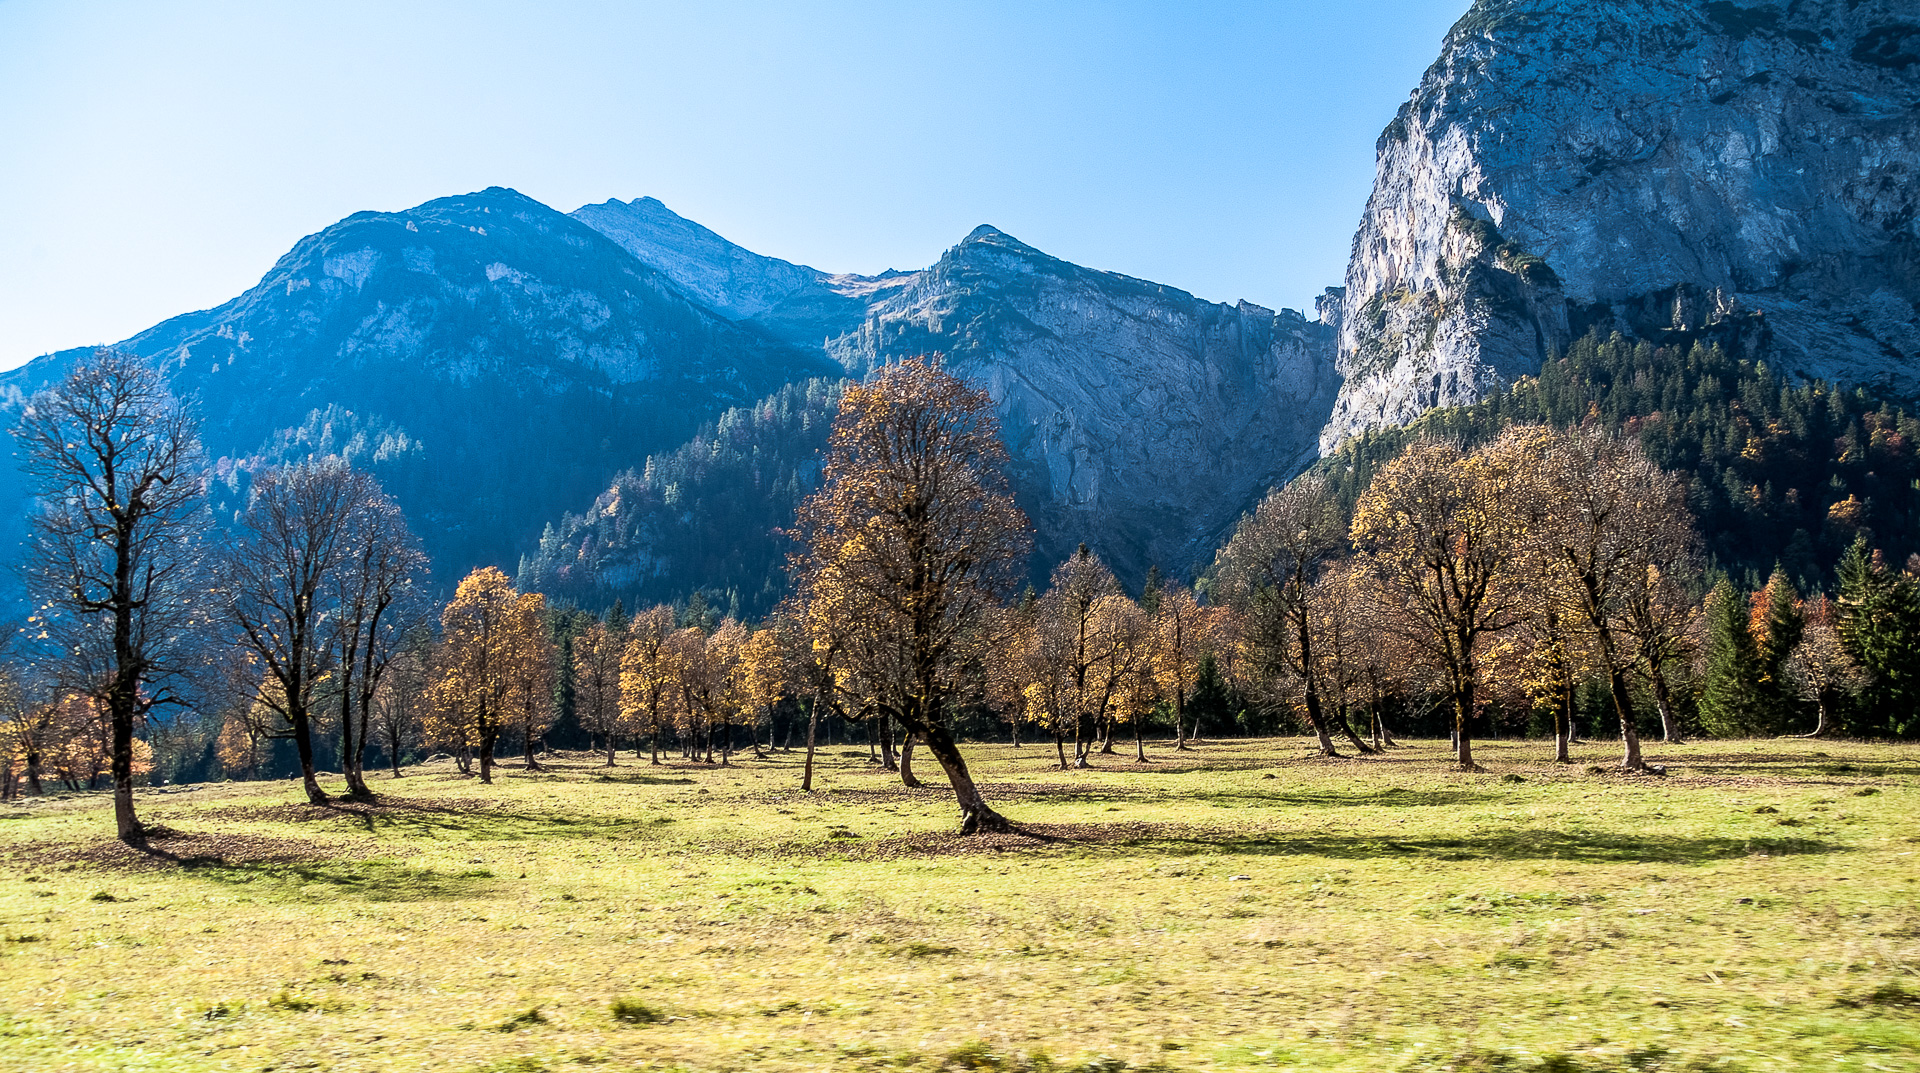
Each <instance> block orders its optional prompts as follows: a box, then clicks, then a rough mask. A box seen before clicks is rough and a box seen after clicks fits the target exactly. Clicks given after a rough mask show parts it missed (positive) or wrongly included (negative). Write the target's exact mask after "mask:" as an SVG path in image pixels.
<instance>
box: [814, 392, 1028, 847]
mask: <svg viewBox="0 0 1920 1073" xmlns="http://www.w3.org/2000/svg"><path fill="white" fill-rule="evenodd" d="M999 431H1000V430H999V422H998V421H997V420H996V418H995V416H994V408H993V399H992V398H991V397H990V396H989V395H988V394H987V393H986V392H985V391H984V390H981V389H978V388H974V387H970V386H968V385H967V384H965V383H963V382H962V381H960V380H958V379H956V378H955V377H953V376H951V375H949V374H948V373H946V372H945V371H944V370H942V369H941V368H939V367H938V365H936V364H934V363H931V362H928V361H924V360H920V359H910V360H906V361H902V362H899V363H897V364H892V365H888V366H885V367H884V368H881V369H879V370H877V371H876V372H875V373H874V374H873V375H872V377H870V378H869V379H868V381H867V382H866V383H865V384H862V385H860V386H857V387H851V388H848V389H847V392H846V394H845V395H843V396H842V397H841V400H840V411H839V413H838V414H837V415H836V416H835V418H834V425H833V433H832V436H831V438H830V439H829V441H828V445H827V454H826V460H825V464H824V466H823V467H822V470H821V487H820V490H819V491H817V492H815V493H814V494H813V495H811V496H809V497H807V499H806V501H805V502H804V503H802V505H801V507H800V511H799V536H800V542H801V550H800V551H798V552H797V553H796V554H795V555H794V557H793V559H792V571H793V573H794V574H795V575H796V582H797V583H796V584H795V586H794V587H795V589H796V591H803V590H805V589H806V588H807V584H806V580H805V579H806V578H807V577H808V576H810V575H814V574H817V573H820V572H822V571H832V572H833V575H834V580H835V583H836V584H840V585H844V586H846V587H847V588H848V589H849V590H850V591H851V592H852V594H853V597H852V601H851V602H852V603H854V604H855V605H857V606H859V607H860V608H861V609H862V610H863V612H864V613H865V614H866V616H867V617H866V619H865V621H863V622H862V627H863V632H865V633H868V634H870V635H872V636H873V637H874V638H876V640H877V644H876V646H875V647H876V648H884V649H886V650H887V651H886V652H885V653H884V654H882V653H878V652H876V653H875V654H876V655H880V657H881V658H880V659H878V660H876V661H874V665H873V666H869V667H864V668H860V670H861V671H863V672H871V677H872V679H873V680H875V681H879V680H882V679H897V681H898V683H899V686H898V688H897V690H895V691H894V692H896V693H897V699H898V711H897V712H896V717H897V718H898V719H899V720H900V722H901V724H902V725H903V726H905V727H906V729H907V732H908V733H909V734H911V735H915V736H917V737H918V738H919V739H920V740H921V741H923V742H924V743H925V744H926V746H927V749H928V751H929V752H931V753H932V754H933V755H934V758H935V759H936V760H938V761H939V762H940V766H941V767H942V768H943V769H944V770H945V772H946V775H947V781H948V783H949V784H950V785H951V786H952V788H953V793H954V797H955V799H956V800H957V801H958V803H959V806H960V812H961V817H962V819H961V830H962V831H963V832H973V831H981V830H1005V829H1006V828H1007V827H1008V824H1007V821H1006V819H1005V818H1004V817H1002V816H1001V815H1000V814H999V813H997V812H995V811H994V810H993V809H992V808H991V807H990V806H988V804H987V802H986V800H985V799H984V798H983V797H982V796H981V794H980V791H979V788H978V786H976V785H975V784H974V781H973V777H972V775H971V774H969V773H968V771H967V764H966V761H965V759H964V758H963V757H962V756H961V755H960V750H959V748H958V747H957V746H955V744H954V741H953V736H952V734H951V732H950V731H949V729H948V721H949V719H950V718H951V714H952V713H951V709H952V708H953V706H954V704H955V701H956V698H957V697H959V696H960V695H962V693H963V691H965V690H967V689H968V688H970V686H969V682H970V681H971V679H970V677H969V676H970V672H971V669H972V668H973V667H975V666H977V665H978V662H979V661H980V660H981V659H983V658H986V656H987V654H988V653H989V652H990V651H991V650H992V648H993V646H994V644H995V642H996V640H997V638H995V637H994V636H993V635H992V631H993V628H994V627H995V626H996V625H997V624H998V622H999V618H998V615H997V611H998V609H999V607H1000V606H1001V604H1002V603H1003V602H1004V601H1005V599H1006V598H1007V597H1008V596H1009V595H1010V594H1011V593H1012V591H1013V589H1014V586H1015V585H1016V584H1018V582H1019V580H1020V577H1021V574H1022V568H1023V566H1024V565H1025V562H1026V557H1027V549H1028V547H1029V538H1028V525H1027V519H1026V516H1025V515H1024V514H1022V513H1021V512H1020V508H1019V507H1017V506H1015V505H1014V502H1013V496H1012V495H1011V493H1010V491H1009V489H1008V486H1007V480H1006V475H1005V473H1004V472H1003V470H1004V468H1005V466H1006V462H1007V450H1006V447H1005V445H1004V444H1003V443H1002V441H1001V439H1000V435H999ZM848 658H849V659H850V660H852V659H853V658H855V656H854V654H853V653H849V654H848ZM889 668H897V674H896V673H892V672H891V671H890V670H889Z"/></svg>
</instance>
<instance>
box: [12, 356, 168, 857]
mask: <svg viewBox="0 0 1920 1073" xmlns="http://www.w3.org/2000/svg"><path fill="white" fill-rule="evenodd" d="M14 437H15V439H16V441H17V442H18V444H19V447H20V453H21V468H22V470H23V472H24V473H25V475H26V476H27V478H28V479H29V480H30V481H31V482H32V484H33V487H34V490H35V491H36V493H37V494H38V496H39V506H38V508H37V510H36V511H35V512H34V515H33V517H32V519H31V536H30V538H29V545H28V551H27V560H26V568H25V571H24V572H25V575H26V581H27V589H28V592H29V593H30V595H31V596H32V597H33V599H34V602H35V604H36V612H35V615H34V617H33V619H32V620H31V621H30V623H29V625H30V627H32V628H33V633H34V634H35V636H36V639H37V640H40V641H43V642H44V648H43V651H44V653H45V655H46V658H47V661H48V662H49V664H50V665H51V668H52V669H53V670H54V671H55V672H56V680H57V681H59V682H60V683H62V684H63V686H64V687H65V688H66V689H67V690H68V691H72V692H79V693H84V694H86V695H88V696H92V697H96V698H98V699H99V700H100V701H101V702H102V704H103V706H104V709H105V718H106V733H107V742H108V745H107V748H108V753H109V767H110V769H111V776H112V781H113V810H114V824H115V829H116V832H117V833H118V835H119V837H120V838H121V839H122V840H123V841H127V842H137V841H139V840H140V838H141V827H140V821H139V819H138V818H137V817H136V816H135V815H134V809H133V780H134V765H135V748H134V741H135V736H134V735H135V730H136V729H137V727H138V725H139V723H140V722H141V720H143V719H144V718H145V717H146V715H147V714H148V713H149V712H150V711H152V710H153V708H154V707H155V706H156V705H162V704H168V703H172V702H173V701H175V700H176V699H177V694H176V692H175V686H176V684H177V683H178V682H179V680H180V676H181V674H183V673H184V672H185V670H186V669H187V668H188V667H189V666H190V664H191V662H192V657H191V652H192V649H193V646H194V643H195V641H196V639H197V637H198V635H199V633H200V632H201V627H202V625H203V624H204V622H205V614H204V605H205V601H204V600H203V599H202V598H201V593H200V592H199V591H198V590H199V588H200V584H201V582H200V577H199V573H198V565H199V562H198V560H199V556H198V550H197V543H196V540H195V535H196V531H197V529H198V525H199V519H200V515H199V514H198V513H197V511H196V505H197V501H198V500H199V497H200V493H201V484H200V479H199V471H200V463H201V455H200V444H199V441H198V439H196V437H195V422H194V420H193V418H192V417H191V416H190V415H189V414H188V413H187V412H186V411H185V410H184V409H182V408H181V407H180V406H179V405H177V404H176V403H175V401H174V399H173V397H172V396H171V394H169V392H168V390H167V386H166V381H165V380H164V378H162V376H161V375H160V373H159V372H158V371H157V370H154V369H152V368H150V367H148V366H147V365H146V364H145V363H143V362H142V361H141V360H140V359H139V358H136V357H134V356H133V355H130V354H122V353H118V352H115V351H109V350H101V351H97V352H95V353H94V354H93V355H92V356H91V357H87V358H83V359H80V360H79V361H77V362H76V363H75V364H74V366H73V368H72V369H71V370H70V371H69V372H68V373H67V375H66V376H65V377H64V378H63V379H62V380H61V381H60V383H59V384H57V385H55V386H54V387H52V388H49V389H47V390H45V391H42V392H40V393H39V394H36V395H35V396H33V397H32V398H31V399H29V400H28V402H27V404H26V407H25V409H24V410H23V411H22V413H21V415H20V421H19V424H18V425H16V426H15V428H14Z"/></svg>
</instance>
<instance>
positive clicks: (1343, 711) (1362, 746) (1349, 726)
mask: <svg viewBox="0 0 1920 1073" xmlns="http://www.w3.org/2000/svg"><path fill="white" fill-rule="evenodd" d="M1338 716H1339V719H1340V729H1341V730H1342V731H1343V732H1344V733H1345V734H1346V735H1347V740H1348V741H1350V742H1352V743H1353V749H1354V751H1355V752H1358V753H1363V754H1364V753H1371V752H1375V751H1377V750H1375V749H1374V747H1373V746H1371V745H1368V744H1367V743H1366V742H1364V741H1361V740H1360V735H1359V734H1356V733H1354V729H1353V721H1352V720H1350V719H1348V718H1347V706H1346V704H1345V703H1344V702H1343V703H1342V704H1341V705H1340V711H1339V713H1338Z"/></svg>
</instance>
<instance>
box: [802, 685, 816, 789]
mask: <svg viewBox="0 0 1920 1073" xmlns="http://www.w3.org/2000/svg"><path fill="white" fill-rule="evenodd" d="M819 726H820V691H819V690H817V689H816V690H814V693H813V702H812V703H810V704H808V705H807V766H806V767H805V768H803V769H802V771H801V774H800V792H802V793H812V792H813V736H814V733H815V731H816V730H818V729H819Z"/></svg>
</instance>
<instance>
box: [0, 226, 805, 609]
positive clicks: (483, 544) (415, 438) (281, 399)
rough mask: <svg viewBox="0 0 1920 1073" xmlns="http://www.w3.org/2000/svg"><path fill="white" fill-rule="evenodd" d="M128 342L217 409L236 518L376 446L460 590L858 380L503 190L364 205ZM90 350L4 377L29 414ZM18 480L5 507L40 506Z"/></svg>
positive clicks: (219, 491) (224, 488) (222, 478)
mask: <svg viewBox="0 0 1920 1073" xmlns="http://www.w3.org/2000/svg"><path fill="white" fill-rule="evenodd" d="M118 345H119V346H120V347H121V348H123V349H126V350H129V351H132V352H134V353H137V354H140V355H142V356H145V357H147V358H149V359H151V360H153V361H155V362H157V363H159V364H160V365H161V366H162V367H163V368H165V369H167V370H168V372H169V375H170V378H171V381H172V384H173V388H174V390H175V392H176V393H177V394H179V395H181V396H182V397H191V398H193V399H195V400H196V402H197V405H198V408H199V410H200V413H201V415H202V418H203V433H202V434H203V438H204V440H205V442H206V444H207V448H208V453H209V455H210V456H212V457H213V458H214V459H215V460H216V462H215V473H216V478H217V479H216V482H215V493H216V505H217V506H219V507H221V508H222V509H231V508H233V507H235V506H237V505H238V504H239V503H240V502H243V501H244V489H245V477H246V473H247V472H248V471H249V470H250V469H251V468H253V467H255V466H258V465H261V464H265V463H267V462H272V461H277V460H281V459H284V458H287V457H296V456H299V455H300V454H302V453H306V452H311V451H314V450H322V449H327V450H330V449H350V450H358V451H360V452H361V453H362V455H363V457H364V459H365V461H366V462H367V463H368V464H369V465H372V466H373V468H374V470H375V472H376V473H378V474H379V475H380V476H381V478H382V480H383V481H384V482H385V483H386V484H387V486H388V488H389V489H390V490H391V491H393V492H394V494H395V495H396V497H397V498H398V500H399V501H400V503H401V506H402V507H403V508H404V509H405V510H406V512H407V515H408V517H409V518H410V520H411V521H412V523H413V525H414V527H415V529H416V530H417V531H418V532H419V533H420V534H421V536H422V538H423V540H424V541H425V544H426V546H427V549H428V551H429V553H430V554H431V555H432V557H433V560H434V567H435V573H436V576H437V578H438V580H439V581H440V582H441V583H448V582H450V581H451V580H452V579H457V578H458V577H459V576H460V575H461V574H463V573H465V572H466V571H467V570H468V569H470V568H472V567H473V566H477V565H481V564H484V563H500V564H511V563H512V562H514V560H515V558H516V557H517V556H518V555H519V554H520V553H521V552H522V551H524V550H526V549H528V548H530V547H532V546H533V544H534V542H535V541H536V539H537V538H538V535H539V534H540V532H541V530H542V527H543V525H544V524H545V523H546V522H547V521H549V520H551V519H553V518H556V517H558V516H560V515H561V514H562V512H563V511H564V510H565V509H566V508H568V507H573V506H576V505H578V504H580V503H583V502H586V501H588V500H590V499H592V497H593V496H594V495H595V494H596V493H597V492H598V491H600V490H601V489H603V488H605V487H606V483H607V481H608V480H610V479H611V477H612V476H613V475H614V474H615V473H617V472H618V471H619V470H621V469H622V468H624V467H626V466H629V465H632V464H633V461H634V460H635V459H638V458H643V457H645V456H646V454H647V453H649V452H652V451H662V450H667V449H670V448H672V447H673V446H675V445H677V444H679V443H681V442H684V441H685V440H686V439H687V438H688V437H689V436H691V435H692V434H693V433H694V432H695V431H696V429H697V428H698V427H699V425H700V423H701V422H702V421H703V420H710V419H711V418H713V417H714V416H716V415H718V414H719V413H720V412H721V411H723V410H724V409H726V408H727V407H729V406H737V405H742V404H745V403H749V402H751V401H753V400H755V399H758V398H761V397H763V396H765V395H766V394H768V393H769V392H772V391H774V390H777V389H778V388H779V387H780V386H782V385H783V384H786V383H789V382H793V381H796V380H804V379H806V378H807V377H810V376H818V375H822V374H825V373H833V372H838V368H837V366H832V365H830V364H829V363H828V362H827V361H826V360H825V359H824V358H823V357H822V356H821V355H820V353H819V352H818V350H817V348H816V349H813V350H808V349H805V348H799V347H794V346H792V345H789V344H787V343H785V342H783V341H781V340H779V339H777V338H775V337H774V336H773V335H772V334H770V333H769V332H767V331H766V330H764V329H762V328H760V327H758V326H756V325H753V324H748V323H740V322H736V321H733V320H730V319H728V318H726V317H723V316H721V315H719V314H717V313H715V312H713V311H712V310H709V309H707V308H705V307H703V306H702V305H700V304H698V303H697V302H695V301H693V300H692V299H690V298H689V297H688V296H687V295H686V294H685V293H684V292H682V291H681V290H680V288H679V287H678V286H676V285H675V284H674V283H673V282H672V281H671V280H669V279H668V278H667V277H666V276H665V275H664V274H662V273H661V272H659V271H657V270H655V269H653V268H650V267H648V266H647V265H645V264H643V263H641V262H639V261H637V260H635V259H634V258H633V257H632V256H631V255H629V254H628V253H627V252H626V251H625V250H623V249H622V248H620V246H618V245H617V244H616V243H614V242H613V241H611V240H610V239H608V238H606V237H605V236H603V235H601V234H600V233H599V232H598V231H595V230H594V229H592V228H591V227H588V226H587V225H585V224H583V223H581V222H580V221H578V220H575V219H573V218H571V217H568V216H566V215H564V214H562V213H559V212H556V211H554V210H553V209H550V208H548V207H547V206H545V205H542V204H540V203H539V202H537V201H534V200H533V199H531V198H528V197H525V196H523V195H521V194H519V193H516V192H514V191H511V190H504V189H499V188H493V189H489V190H485V191H481V192H479V193H475V194H467V195H462V196H458V197H449V198H442V199H439V200H436V201H430V202H428V203H426V204H424V205H420V206H417V207H415V208H412V209H409V210H406V211H404V212H392V213H384V212H362V213H356V214H355V215H353V216H350V217H348V218H347V219H345V220H342V221H340V222H339V223H337V224H334V225H333V226H331V227H329V228H327V229H325V230H324V231H321V232H319V233H318V234H314V235H310V236H308V237H307V238H304V239H302V240H301V241H300V242H299V243H298V244H296V245H295V246H294V247H293V249H292V250H291V251H290V252H288V253H287V255H286V256H284V257H282V258H281V259H280V261H279V263H277V264H276V265H274V266H273V268H272V270H271V271H269V272H268V273H267V274H266V276H265V277H263V278H262V279H261V281H260V283H259V284H258V285H256V286H255V287H253V288H252V289H250V290H248V291H247V292H246V293H245V294H242V295H241V296H239V297H238V298H235V299H233V300H232V301H230V302H228V303H226V304H224V305H222V306H219V307H218V308H215V309H211V310H205V311H202V312H198V313H190V314H187V315H185V316H181V317H176V318H174V319H172V320H169V321H166V322H165V323H162V324H160V325H157V326H156V327H154V328H151V329H149V330H147V331H145V332H142V333H141V334H139V335H136V336H134V337H133V338H132V339H129V340H126V341H125V342H123V343H121V344H118ZM85 352H86V351H85V350H84V349H83V350H77V351H67V352H63V353H61V354H56V355H50V356H48V357H45V358H41V359H38V360H36V361H34V362H32V363H30V364H28V365H26V366H24V367H22V368H20V369H17V370H14V371H13V372H11V373H8V374H6V375H5V376H4V377H0V395H3V396H4V398H5V400H6V404H7V405H8V406H10V407H14V408H17V407H18V405H19V402H20V400H21V399H22V398H23V397H24V395H25V394H28V393H31V392H32V391H33V390H35V389H37V388H39V387H41V386H44V385H46V384H48V383H50V382H51V381H53V380H54V379H55V378H57V377H58V376H59V375H60V373H61V372H62V371H63V370H64V369H65V367H66V365H67V363H68V362H70V361H71V360H72V359H73V358H74V356H75V355H77V354H83V353H85ZM7 468H8V469H9V470H11V467H7ZM6 477H7V481H6V484H7V485H8V487H0V495H6V494H9V493H10V494H11V495H12V496H14V497H18V496H20V495H22V494H23V493H24V489H23V488H22V487H21V486H20V483H19V478H18V475H17V473H13V472H8V473H7V475H6ZM14 502H18V499H17V498H16V499H14ZM20 514H21V512H20V511H18V510H10V511H7V512H5V516H7V517H9V518H18V517H19V516H20ZM8 535H17V530H16V533H15V534H8Z"/></svg>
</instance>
